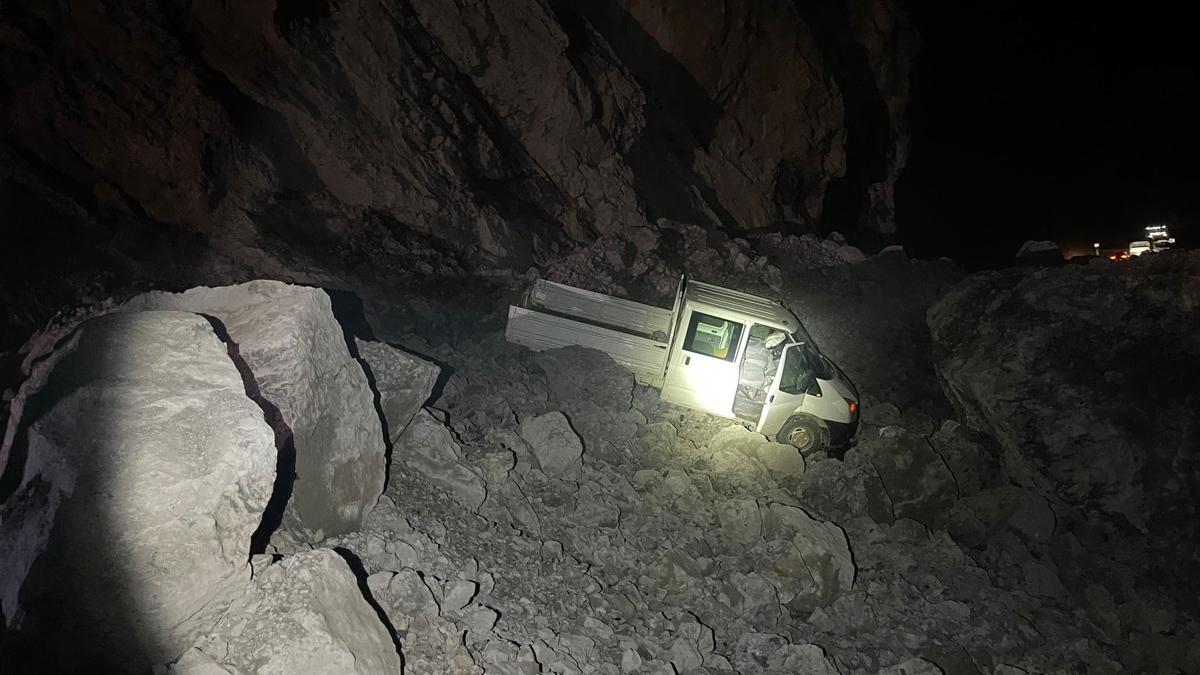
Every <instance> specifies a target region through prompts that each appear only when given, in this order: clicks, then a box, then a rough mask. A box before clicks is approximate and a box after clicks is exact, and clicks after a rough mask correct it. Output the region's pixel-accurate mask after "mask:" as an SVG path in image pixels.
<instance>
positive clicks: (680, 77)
mask: <svg viewBox="0 0 1200 675" xmlns="http://www.w3.org/2000/svg"><path fill="white" fill-rule="evenodd" d="M552 6H553V7H554V10H555V13H556V14H557V15H558V16H560V17H563V18H564V19H565V21H563V25H564V27H565V28H566V29H567V34H568V36H571V37H573V38H574V39H575V40H582V39H583V36H582V35H581V33H582V31H583V26H582V25H581V24H582V22H583V21H584V20H586V21H587V22H588V23H589V24H590V25H592V26H594V27H595V28H596V30H597V31H598V32H599V33H600V34H601V35H602V36H604V39H605V40H606V41H607V42H608V43H609V45H611V47H612V49H613V51H614V52H615V53H616V54H617V56H618V57H619V58H620V60H621V62H622V63H623V64H624V65H625V67H627V68H628V69H629V71H630V72H631V73H632V74H633V76H634V78H636V79H637V81H638V84H639V85H641V88H642V91H643V92H645V95H646V104H645V107H644V109H643V114H644V115H645V128H644V129H643V130H642V132H641V134H640V135H638V137H637V139H636V141H635V142H634V143H633V145H632V146H631V147H629V148H628V149H627V150H626V151H625V159H626V161H628V162H629V166H630V168H631V169H632V170H633V175H634V186H635V187H636V189H637V192H638V195H639V198H640V199H641V201H642V202H643V204H644V206H645V209H646V213H647V215H648V216H649V218H650V220H655V219H657V218H669V219H671V220H678V221H681V222H699V223H706V224H709V225H710V226H721V227H724V228H728V229H735V228H736V226H735V219H734V218H733V216H732V215H730V214H729V213H728V212H727V211H726V210H725V209H724V207H723V206H722V205H721V203H720V200H719V199H718V198H717V196H716V194H715V193H714V192H713V190H712V188H711V187H710V186H709V185H708V184H707V182H706V181H705V180H704V179H703V178H702V177H701V176H700V175H699V174H697V173H696V171H695V169H694V168H693V165H694V162H695V153H696V150H697V149H704V148H707V146H708V145H709V144H710V143H711V142H712V140H713V138H714V136H715V135H716V133H717V122H718V121H719V120H720V118H721V116H722V111H721V107H720V105H718V104H717V103H716V102H715V101H713V100H712V98H711V97H709V95H708V93H707V92H706V91H705V90H704V88H703V87H702V86H701V85H700V83H699V82H697V81H696V78H695V77H694V76H693V75H692V74H691V73H690V72H689V71H688V69H687V68H686V67H685V66H684V65H683V64H682V63H680V61H679V59H678V58H676V57H675V56H674V55H672V54H671V53H670V52H668V51H666V50H665V49H663V48H662V46H661V45H659V44H658V42H657V41H656V40H655V39H654V37H653V36H651V35H650V34H649V33H647V32H646V30H645V29H644V28H643V27H642V25H641V24H640V23H638V21H637V19H636V18H634V17H633V16H632V15H631V14H630V13H629V12H628V10H627V9H626V8H624V7H622V5H621V3H619V2H617V0H586V1H584V2H566V1H560V0H556V1H555V2H553V3H552ZM698 202H699V203H698ZM706 211H707V212H712V213H715V214H717V216H718V218H719V220H720V222H718V223H712V222H711V221H710V218H709V216H708V215H707V213H706Z"/></svg>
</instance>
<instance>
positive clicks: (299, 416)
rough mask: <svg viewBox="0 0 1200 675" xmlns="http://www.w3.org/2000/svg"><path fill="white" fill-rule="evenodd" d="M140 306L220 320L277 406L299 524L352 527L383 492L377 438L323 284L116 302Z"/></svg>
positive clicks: (361, 378) (269, 284) (356, 367)
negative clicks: (293, 477) (291, 454)
mask: <svg viewBox="0 0 1200 675" xmlns="http://www.w3.org/2000/svg"><path fill="white" fill-rule="evenodd" d="M143 308H146V309H180V310H185V311H190V312H196V313H198V314H204V315H208V316H212V317H214V318H216V319H217V320H218V321H219V322H220V324H221V326H222V327H223V329H224V330H225V331H227V332H228V334H229V339H230V340H231V341H232V342H233V343H234V344H236V345H237V350H238V354H239V355H240V357H241V358H242V359H243V360H244V361H245V364H246V366H247V368H248V369H249V371H250V374H251V376H252V377H253V378H254V380H255V382H256V383H257V386H258V393H259V394H260V395H261V397H262V398H263V399H264V400H265V401H266V403H267V404H268V405H269V406H272V407H274V408H276V409H277V410H278V418H277V421H274V422H273V423H274V424H276V425H277V426H278V427H279V428H277V429H276V432H277V434H280V435H282V436H283V437H284V438H285V439H286V440H285V442H286V443H288V444H290V445H291V446H292V447H293V448H294V450H289V452H294V455H295V460H294V461H295V472H296V480H295V484H294V486H293V488H292V500H291V504H290V506H291V508H293V509H294V512H295V514H296V515H297V516H298V517H299V519H300V521H301V522H302V524H303V527H304V528H305V529H307V530H309V531H310V532H313V533H314V534H315V535H318V536H317V538H318V539H319V538H320V537H319V533H324V534H336V533H340V532H346V531H348V530H352V529H355V528H357V527H358V525H359V524H360V523H361V522H362V519H363V517H364V516H365V515H366V513H367V511H369V510H370V509H371V507H372V506H373V505H374V504H375V500H376V499H377V498H378V497H379V495H380V494H381V493H382V492H383V482H384V439H383V433H382V426H381V425H380V421H379V415H378V413H377V412H376V410H375V404H374V400H373V399H374V397H373V394H372V391H371V388H370V385H369V384H368V382H367V378H366V375H365V374H364V372H363V367H362V365H361V364H360V363H359V362H358V361H357V360H355V359H354V358H353V357H352V356H351V355H350V351H349V349H348V348H347V345H346V339H345V336H344V334H343V332H342V327H341V325H340V324H338V322H337V320H336V319H335V318H334V316H333V311H332V308H331V305H330V300H329V296H328V295H327V294H326V293H325V291H323V290H321V289H319V288H309V287H305V286H293V285H289V284H283V283H279V282H274V281H253V282H250V283H247V284H240V285H237V286H226V287H220V288H195V289H192V290H190V291H186V292H184V293H148V294H145V295H141V296H138V297H137V298H134V299H133V300H132V301H131V302H130V303H129V304H127V305H126V306H125V309H126V310H135V309H143ZM413 384H414V386H416V387H418V388H419V387H420V386H423V385H422V384H421V383H420V382H419V381H418V382H414V383H413ZM402 426H403V425H401V427H402Z"/></svg>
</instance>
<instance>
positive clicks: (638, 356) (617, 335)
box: [504, 306, 667, 387]
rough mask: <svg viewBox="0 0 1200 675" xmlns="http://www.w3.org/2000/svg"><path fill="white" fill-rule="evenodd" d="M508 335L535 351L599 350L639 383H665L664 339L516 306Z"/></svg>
mask: <svg viewBox="0 0 1200 675" xmlns="http://www.w3.org/2000/svg"><path fill="white" fill-rule="evenodd" d="M504 336H505V337H506V338H507V339H508V341H509V342H513V343H516V344H520V345H525V346H526V347H529V348H530V349H532V350H534V351H542V350H544V349H554V348H556V347H567V346H570V345H578V346H580V347H589V348H591V349H598V350H600V351H602V352H604V353H605V354H608V355H609V356H611V357H612V360H613V361H616V362H617V363H619V364H621V365H622V366H624V367H626V368H628V369H629V370H630V371H632V372H633V375H634V377H635V378H637V381H638V382H641V383H642V384H646V385H649V386H652V387H657V386H661V385H662V372H663V369H664V367H665V364H666V360H667V345H666V343H664V342H658V341H656V340H651V339H650V338H645V337H641V336H639V335H631V334H629V333H622V332H620V331H616V330H612V329H609V328H604V327H602V326H595V325H592V324H590V323H584V322H582V321H576V320H574V319H568V318H564V317H561V316H555V315H553V314H547V313H545V312H539V311H537V310H533V309H527V308H524V307H513V306H510V307H509V308H508V327H507V328H505V330H504Z"/></svg>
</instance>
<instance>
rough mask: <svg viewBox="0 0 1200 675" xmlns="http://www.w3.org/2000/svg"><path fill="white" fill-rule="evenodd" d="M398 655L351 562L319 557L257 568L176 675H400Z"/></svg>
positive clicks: (322, 552) (319, 552)
mask: <svg viewBox="0 0 1200 675" xmlns="http://www.w3.org/2000/svg"><path fill="white" fill-rule="evenodd" d="M397 649H398V648H397V645H396V643H395V642H393V638H392V636H391V635H390V634H389V633H388V629H387V627H385V625H384V624H383V622H382V621H381V619H380V617H379V615H378V614H377V613H376V611H375V609H374V608H373V607H372V606H371V604H369V603H368V601H367V598H365V597H364V596H363V592H362V591H361V590H360V586H359V582H358V580H357V579H355V575H354V573H353V572H352V571H351V569H350V567H349V566H348V565H347V564H346V561H344V560H343V559H342V558H341V556H339V555H338V554H337V553H334V552H333V551H330V550H328V549H316V550H313V551H306V552H304V553H299V554H296V555H293V556H288V557H286V558H284V559H283V560H281V561H279V562H277V563H274V564H271V565H265V566H264V567H263V568H257V567H256V572H255V578H254V582H253V584H251V585H249V587H248V588H246V589H245V590H244V591H243V592H242V594H241V595H240V597H239V599H238V600H237V602H235V603H234V604H233V606H232V607H230V608H229V611H228V612H226V613H225V615H224V616H222V617H221V619H220V621H218V622H217V623H216V624H215V625H214V626H213V627H212V629H211V630H210V631H209V632H208V633H206V634H205V635H203V636H202V637H200V639H199V640H197V641H196V643H195V644H194V645H193V647H192V648H191V649H189V650H188V651H187V653H185V654H184V655H183V657H182V658H181V659H179V662H178V663H176V664H175V665H174V666H172V668H171V672H172V673H174V674H177V675H215V674H219V673H249V672H257V673H301V672H304V673H362V674H363V675H367V674H368V673H370V674H374V673H399V672H401V660H400V654H399V653H398V651H397Z"/></svg>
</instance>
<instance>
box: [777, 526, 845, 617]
mask: <svg viewBox="0 0 1200 675" xmlns="http://www.w3.org/2000/svg"><path fill="white" fill-rule="evenodd" d="M763 537H764V538H765V539H766V540H767V543H766V545H765V549H766V551H765V552H766V553H767V558H766V560H765V563H766V564H767V565H769V567H767V568H766V569H765V570H764V574H766V575H767V576H768V577H769V578H770V580H771V581H772V583H774V584H775V586H776V588H777V589H778V591H779V596H780V597H779V601H780V603H781V604H785V605H787V606H788V608H789V609H791V610H792V611H794V612H798V613H801V614H806V613H810V612H812V611H813V610H815V609H817V608H818V607H824V606H825V605H828V604H829V603H831V602H833V601H834V600H835V599H837V597H838V596H840V595H841V594H843V593H846V592H848V591H850V589H851V587H852V586H853V585H854V576H855V571H856V570H855V566H854V559H853V557H852V556H851V554H850V543H849V541H847V539H846V533H845V532H843V531H842V528H840V527H838V526H837V525H836V524H835V523H830V522H824V521H820V520H817V519H816V518H813V517H812V516H810V515H808V513H806V512H805V511H804V510H803V509H800V508H797V507H794V506H788V505H785V504H771V506H770V507H769V508H767V509H766V510H765V512H764V513H763Z"/></svg>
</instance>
